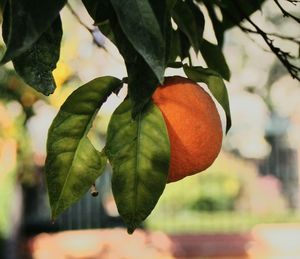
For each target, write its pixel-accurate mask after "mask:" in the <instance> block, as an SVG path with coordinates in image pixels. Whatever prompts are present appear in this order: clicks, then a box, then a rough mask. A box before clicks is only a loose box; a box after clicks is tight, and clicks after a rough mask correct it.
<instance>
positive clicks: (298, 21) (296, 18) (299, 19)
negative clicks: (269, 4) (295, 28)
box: [274, 0, 300, 23]
mask: <svg viewBox="0 0 300 259" xmlns="http://www.w3.org/2000/svg"><path fill="white" fill-rule="evenodd" d="M274 2H275V4H276V5H277V6H278V8H279V9H280V11H281V12H282V14H283V16H284V17H290V18H292V19H294V20H295V21H296V22H297V23H300V18H298V17H296V16H294V15H292V14H291V13H289V12H288V11H286V10H285V9H284V8H283V7H282V6H281V4H280V3H279V2H278V0H274ZM289 2H291V3H293V4H296V3H298V2H299V1H295V0H294V1H293V0H291V1H289Z"/></svg>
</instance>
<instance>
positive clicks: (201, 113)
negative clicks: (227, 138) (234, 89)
mask: <svg viewBox="0 0 300 259" xmlns="http://www.w3.org/2000/svg"><path fill="white" fill-rule="evenodd" d="M152 99H153V102H154V103H155V104H156V105H157V106H158V107H159V109H160V110H161V112H162V114H163V117H164V119H165V122H166V126H167V130H168V134H169V139H170V146H171V160H170V168H169V175H168V182H175V181H178V180H180V179H182V178H184V177H186V176H188V175H193V174H196V173H198V172H201V171H203V170H205V169H206V168H208V167H209V166H210V165H211V164H212V163H213V161H214V160H215V159H216V157H217V156H218V154H219V152H220V149H221V145H222V137H223V133H222V124H221V119H220V116H219V113H218V110H217V108H216V105H215V103H214V101H213V99H212V98H211V96H210V95H209V94H208V93H206V92H205V90H204V89H203V88H202V87H200V86H199V85H198V84H196V83H195V82H193V81H191V80H190V79H187V78H183V77H180V76H173V77H167V78H166V79H165V82H164V84H163V85H161V86H158V88H157V89H156V90H155V92H154V94H153V96H152Z"/></svg>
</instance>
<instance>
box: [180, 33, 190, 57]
mask: <svg viewBox="0 0 300 259" xmlns="http://www.w3.org/2000/svg"><path fill="white" fill-rule="evenodd" d="M177 32H178V36H179V39H180V58H181V61H183V60H184V59H185V58H187V57H190V48H191V44H190V42H189V39H188V38H187V36H186V35H185V34H184V33H183V32H182V31H180V30H177Z"/></svg>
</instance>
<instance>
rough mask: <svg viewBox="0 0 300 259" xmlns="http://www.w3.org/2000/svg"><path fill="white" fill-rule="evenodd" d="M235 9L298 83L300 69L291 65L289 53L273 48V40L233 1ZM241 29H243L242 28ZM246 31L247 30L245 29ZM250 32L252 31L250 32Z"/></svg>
mask: <svg viewBox="0 0 300 259" xmlns="http://www.w3.org/2000/svg"><path fill="white" fill-rule="evenodd" d="M233 1H234V3H235V5H236V7H237V9H238V10H239V12H240V13H241V14H242V15H243V17H244V18H245V19H246V20H247V21H248V22H249V23H250V24H251V25H252V26H253V27H254V29H255V30H253V32H254V33H257V34H259V35H260V36H261V37H262V38H263V40H264V41H265V43H266V44H267V45H268V47H269V48H270V49H271V51H272V52H273V53H274V54H275V55H276V56H277V58H278V59H279V60H280V62H281V63H282V64H283V65H284V66H285V67H286V69H287V70H288V72H289V73H290V74H291V76H292V77H293V78H295V79H297V80H298V81H300V67H298V66H296V65H294V64H292V63H291V62H290V60H289V59H290V58H293V56H291V55H290V53H288V52H285V51H283V50H281V49H280V48H278V47H276V46H274V44H273V40H272V39H270V38H269V35H268V34H267V33H265V32H264V31H263V30H262V29H261V28H260V27H259V26H257V25H256V24H255V23H254V22H253V21H252V20H251V19H250V18H249V17H248V16H247V15H246V14H245V12H244V10H243V8H241V6H240V5H239V3H238V2H237V1H236V0H233ZM274 1H277V0H274ZM240 28H241V26H240ZM242 28H243V27H242ZM246 29H247V28H246ZM251 32H252V30H251Z"/></svg>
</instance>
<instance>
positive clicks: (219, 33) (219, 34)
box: [204, 0, 225, 47]
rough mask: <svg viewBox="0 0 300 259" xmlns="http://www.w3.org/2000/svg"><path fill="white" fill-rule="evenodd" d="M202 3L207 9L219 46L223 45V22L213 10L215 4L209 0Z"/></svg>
mask: <svg viewBox="0 0 300 259" xmlns="http://www.w3.org/2000/svg"><path fill="white" fill-rule="evenodd" d="M204 4H205V6H206V9H207V11H208V14H209V17H210V20H211V22H212V25H213V28H214V31H215V36H216V39H217V41H218V45H219V46H220V47H222V46H223V42H224V31H225V30H224V28H223V23H222V22H221V21H219V19H218V17H217V14H216V11H215V8H214V7H215V5H214V4H213V3H212V2H211V0H205V1H204Z"/></svg>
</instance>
